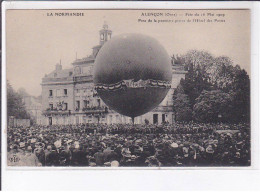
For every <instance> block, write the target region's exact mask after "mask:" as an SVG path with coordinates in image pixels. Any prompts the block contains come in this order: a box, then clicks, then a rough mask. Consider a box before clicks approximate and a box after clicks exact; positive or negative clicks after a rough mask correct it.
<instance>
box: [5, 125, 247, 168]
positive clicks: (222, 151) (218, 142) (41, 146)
mask: <svg viewBox="0 0 260 194" xmlns="http://www.w3.org/2000/svg"><path fill="white" fill-rule="evenodd" d="M7 143H8V148H7V149H8V150H7V151H8V158H7V162H8V165H9V166H84V167H85V166H90V167H145V166H148V167H181V166H184V167H187V166H249V165H250V163H251V162H250V158H251V157H250V152H251V151H250V125H249V124H246V123H239V124H223V123H218V124H212V123H211V124H201V123H192V122H191V123H175V124H163V125H151V124H150V125H149V124H147V125H137V124H135V125H133V124H114V125H106V124H80V125H64V126H62V125H57V126H36V125H35V126H31V127H8V133H7Z"/></svg>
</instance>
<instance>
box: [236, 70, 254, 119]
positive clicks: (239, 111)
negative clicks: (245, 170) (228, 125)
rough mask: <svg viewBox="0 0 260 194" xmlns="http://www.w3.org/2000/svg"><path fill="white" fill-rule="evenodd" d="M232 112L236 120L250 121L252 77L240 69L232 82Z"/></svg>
mask: <svg viewBox="0 0 260 194" xmlns="http://www.w3.org/2000/svg"><path fill="white" fill-rule="evenodd" d="M231 91H232V106H233V108H232V112H233V117H232V119H233V120H234V121H247V122H248V121H250V79H249V76H248V75H247V73H246V71H245V70H240V71H239V72H238V73H237V74H236V76H235V77H234V83H233V84H232V90H231Z"/></svg>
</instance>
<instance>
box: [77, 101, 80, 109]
mask: <svg viewBox="0 0 260 194" xmlns="http://www.w3.org/2000/svg"><path fill="white" fill-rule="evenodd" d="M79 109H80V101H79V100H77V101H76V110H79Z"/></svg>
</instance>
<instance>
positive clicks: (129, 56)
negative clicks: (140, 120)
mask: <svg viewBox="0 0 260 194" xmlns="http://www.w3.org/2000/svg"><path fill="white" fill-rule="evenodd" d="M171 80H172V69H171V63H170V57H169V55H168V54H167V52H166V50H165V49H164V47H163V46H162V45H161V44H160V43H159V42H158V41H157V40H155V39H154V38H152V37H149V36H146V35H141V34H124V35H120V36H116V37H114V38H112V39H111V40H109V41H108V42H106V43H105V44H104V45H103V47H102V48H101V49H100V51H99V53H98V55H97V57H96V60H95V64H94V84H95V87H96V90H97V92H98V94H99V96H100V97H101V99H102V100H103V101H104V102H105V103H106V104H107V105H108V106H109V107H110V108H111V109H113V110H115V111H117V112H118V113H120V114H123V115H126V116H129V117H132V118H133V117H136V116H140V115H142V114H145V113H147V112H149V111H151V110H152V109H154V108H155V107H156V106H158V105H159V104H160V103H161V102H162V101H163V99H164V98H165V96H166V94H167V92H168V91H169V88H170V84H171Z"/></svg>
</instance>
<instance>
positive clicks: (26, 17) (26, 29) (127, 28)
mask: <svg viewBox="0 0 260 194" xmlns="http://www.w3.org/2000/svg"><path fill="white" fill-rule="evenodd" d="M55 13H83V14H84V16H50V15H51V14H53V15H55ZM149 13H162V14H163V15H162V16H147V15H148V14H149ZM196 13H198V14H200V15H201V14H205V16H195V14H196ZM167 14H168V15H171V16H166V15H167ZM174 14H176V15H174ZM191 14H193V15H191ZM213 14H214V16H213ZM217 14H224V15H225V16H223V15H220V16H217ZM139 19H141V20H142V22H141V21H140V20H139ZM148 19H151V20H152V21H153V22H148ZM154 19H155V20H157V21H158V20H172V21H173V22H161V23H158V22H154ZM188 19H190V20H191V21H193V19H205V20H206V21H207V20H208V19H211V20H212V21H214V20H215V19H217V20H218V21H220V20H225V22H209V23H208V22H187V20H188ZM143 20H146V22H144V21H143ZM177 20H178V21H177ZM180 20H185V22H181V21H180ZM104 21H106V22H107V24H108V26H109V29H111V30H112V31H113V33H112V37H113V36H116V35H119V34H124V33H142V34H146V35H149V36H151V37H154V38H155V39H157V40H158V41H159V42H160V43H161V44H162V45H163V46H164V47H165V49H166V51H167V52H168V54H169V55H172V54H185V52H187V51H188V50H190V49H198V50H205V51H208V52H210V53H212V54H213V56H215V57H217V56H223V55H224V56H228V57H230V58H231V59H232V60H233V62H234V64H235V65H236V64H239V65H240V66H241V67H242V68H243V69H245V70H246V71H247V72H248V74H250V41H251V39H250V33H251V32H250V11H248V10H8V11H7V15H6V71H7V79H8V80H9V82H10V83H11V85H12V86H13V88H14V89H16V90H17V89H19V88H25V90H26V91H27V92H28V93H29V94H30V95H34V96H38V95H40V94H41V80H42V78H43V77H44V75H45V74H48V73H50V72H52V71H53V70H54V69H55V65H56V64H57V63H59V62H60V60H61V64H62V66H63V69H66V68H71V67H72V65H71V63H72V62H73V61H74V60H75V59H76V53H77V58H83V57H86V56H88V55H90V54H91V52H92V47H93V46H96V45H98V44H99V35H98V34H99V30H100V29H101V28H102V26H103V23H104Z"/></svg>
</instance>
